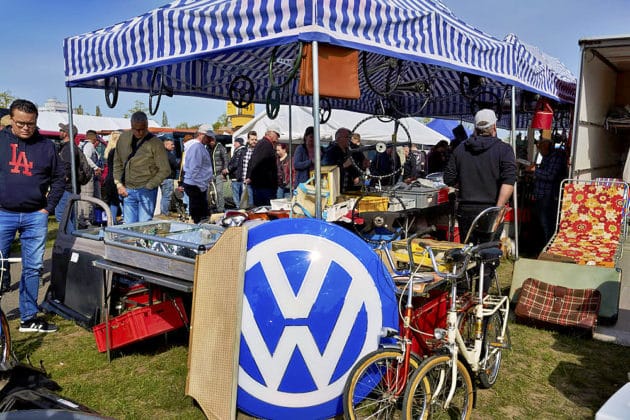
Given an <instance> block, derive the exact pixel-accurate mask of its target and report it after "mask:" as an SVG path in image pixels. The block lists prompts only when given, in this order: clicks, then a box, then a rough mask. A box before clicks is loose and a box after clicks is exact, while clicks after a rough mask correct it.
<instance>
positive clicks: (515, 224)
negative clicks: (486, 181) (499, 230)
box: [510, 86, 518, 259]
mask: <svg viewBox="0 0 630 420" xmlns="http://www.w3.org/2000/svg"><path fill="white" fill-rule="evenodd" d="M511 108H512V133H511V135H510V140H511V142H512V149H514V154H515V155H516V86H512V106H511ZM512 199H513V200H514V208H513V209H514V258H516V259H518V182H515V183H514V192H513V193H512Z"/></svg>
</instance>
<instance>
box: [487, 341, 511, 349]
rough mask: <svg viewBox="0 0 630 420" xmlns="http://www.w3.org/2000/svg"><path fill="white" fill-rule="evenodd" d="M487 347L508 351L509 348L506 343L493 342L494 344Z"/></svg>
mask: <svg viewBox="0 0 630 420" xmlns="http://www.w3.org/2000/svg"><path fill="white" fill-rule="evenodd" d="M489 345H490V347H492V348H495V349H509V348H510V346H509V345H508V344H507V343H499V342H494V343H490V344H489Z"/></svg>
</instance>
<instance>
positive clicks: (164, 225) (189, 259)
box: [105, 220, 224, 281]
mask: <svg viewBox="0 0 630 420" xmlns="http://www.w3.org/2000/svg"><path fill="white" fill-rule="evenodd" d="M223 230H224V229H223V228H222V227H220V226H217V225H210V224H199V225H193V224H188V223H182V222H177V221H165V220H154V221H150V222H138V223H129V224H123V225H115V226H107V227H105V258H106V259H108V260H110V261H114V262H117V263H121V264H127V265H131V266H134V267H141V268H143V269H145V270H149V271H154V272H158V273H160V274H165V275H168V276H172V277H176V278H180V279H184V280H189V281H193V279H194V274H195V258H196V257H197V255H199V254H203V253H205V252H206V251H207V250H208V249H210V248H212V246H213V245H214V244H215V243H216V241H217V240H218V239H219V238H220V237H221V234H222V233H223Z"/></svg>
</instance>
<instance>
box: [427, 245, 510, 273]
mask: <svg viewBox="0 0 630 420" xmlns="http://www.w3.org/2000/svg"><path fill="white" fill-rule="evenodd" d="M500 245H501V242H499V241H491V242H484V243H481V244H479V245H466V246H464V247H463V248H451V249H449V250H448V251H446V252H447V253H448V252H449V251H451V250H452V251H453V252H452V254H453V256H456V258H452V257H451V258H452V262H453V263H454V264H455V267H458V268H456V269H455V270H454V271H453V272H444V271H441V270H440V268H439V264H438V261H437V259H436V257H435V254H434V253H433V249H432V248H431V247H430V246H426V247H425V249H426V250H427V253H428V254H429V257H430V258H431V265H432V266H433V270H434V271H435V273H436V274H437V275H438V276H440V277H442V278H446V277H450V278H459V277H461V276H462V275H463V274H464V272H465V271H466V268H467V267H468V264H469V263H470V260H471V259H473V258H474V257H476V256H477V254H478V253H479V252H480V251H482V250H484V249H488V248H498V247H499V246H500ZM460 257H461V258H463V259H460Z"/></svg>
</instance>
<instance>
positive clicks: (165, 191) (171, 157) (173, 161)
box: [160, 138, 180, 216]
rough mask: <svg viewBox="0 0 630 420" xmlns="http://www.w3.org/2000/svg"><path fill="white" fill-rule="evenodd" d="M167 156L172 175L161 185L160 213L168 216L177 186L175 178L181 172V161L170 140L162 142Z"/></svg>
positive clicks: (173, 143)
mask: <svg viewBox="0 0 630 420" xmlns="http://www.w3.org/2000/svg"><path fill="white" fill-rule="evenodd" d="M162 143H163V144H164V149H165V150H166V155H167V156H168V164H169V166H170V167H171V173H170V174H169V176H167V177H166V178H165V179H164V181H162V184H160V191H161V192H162V199H161V200H160V213H161V214H163V215H165V216H168V213H169V212H170V210H171V198H172V197H173V189H174V185H175V178H176V177H177V171H178V170H179V165H180V159H179V158H178V157H177V155H176V154H175V142H174V141H173V140H171V139H169V138H166V139H164V140H163V141H162Z"/></svg>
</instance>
